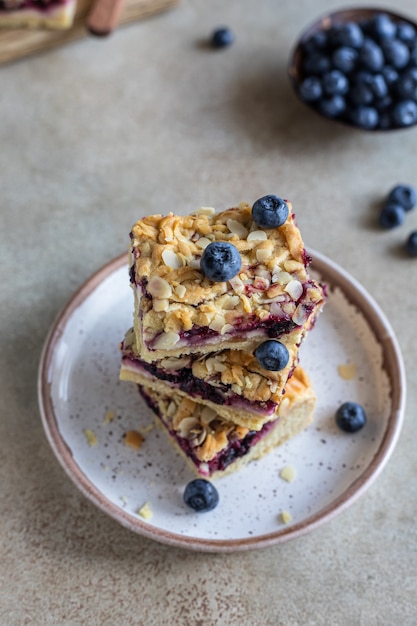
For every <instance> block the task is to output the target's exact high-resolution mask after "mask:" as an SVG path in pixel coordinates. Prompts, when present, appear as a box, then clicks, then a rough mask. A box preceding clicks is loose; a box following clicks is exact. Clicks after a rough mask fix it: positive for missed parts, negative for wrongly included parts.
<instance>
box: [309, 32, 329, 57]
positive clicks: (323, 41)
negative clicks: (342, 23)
mask: <svg viewBox="0 0 417 626" xmlns="http://www.w3.org/2000/svg"><path fill="white" fill-rule="evenodd" d="M326 45H327V33H326V31H324V30H318V31H317V32H316V33H314V34H313V35H311V37H309V38H308V39H307V40H306V41H305V42H304V43H303V50H304V52H305V53H306V54H311V53H312V52H317V51H318V50H322V49H323V48H325V47H326Z"/></svg>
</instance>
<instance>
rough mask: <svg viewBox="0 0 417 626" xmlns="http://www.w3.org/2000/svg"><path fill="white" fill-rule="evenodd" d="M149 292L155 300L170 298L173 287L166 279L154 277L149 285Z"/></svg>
mask: <svg viewBox="0 0 417 626" xmlns="http://www.w3.org/2000/svg"><path fill="white" fill-rule="evenodd" d="M147 290H148V292H149V293H150V294H151V296H153V297H154V298H169V297H171V296H172V287H171V285H170V284H169V282H167V281H166V280H165V279H164V278H161V277H160V276H154V277H153V278H151V280H150V281H149V283H148V286H147Z"/></svg>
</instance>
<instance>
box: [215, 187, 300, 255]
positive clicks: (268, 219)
mask: <svg viewBox="0 0 417 626" xmlns="http://www.w3.org/2000/svg"><path fill="white" fill-rule="evenodd" d="M288 213H289V209H288V205H287V203H286V202H285V200H283V199H282V198H279V197H278V196H274V195H269V196H263V198H259V200H257V201H256V202H255V204H254V205H253V207H252V217H253V219H254V222H255V224H257V225H258V226H259V228H278V227H279V226H282V225H283V224H284V222H285V221H286V219H287V217H288ZM207 247H208V246H207ZM206 249H207V248H206Z"/></svg>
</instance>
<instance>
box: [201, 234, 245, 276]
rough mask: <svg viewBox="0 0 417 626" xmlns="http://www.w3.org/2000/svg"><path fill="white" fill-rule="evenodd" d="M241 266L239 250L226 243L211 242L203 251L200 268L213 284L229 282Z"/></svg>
mask: <svg viewBox="0 0 417 626" xmlns="http://www.w3.org/2000/svg"><path fill="white" fill-rule="evenodd" d="M241 265H242V260H241V258H240V254H239V250H238V249H237V248H236V246H234V245H233V244H231V243H229V242H228V241H213V242H212V243H209V245H208V246H207V247H206V248H205V249H204V252H203V255H202V257H201V262H200V268H201V271H202V272H203V274H204V276H205V277H206V278H208V279H209V280H212V281H214V282H223V281H226V280H231V279H232V278H233V277H234V276H236V274H237V273H238V272H239V270H240V267H241Z"/></svg>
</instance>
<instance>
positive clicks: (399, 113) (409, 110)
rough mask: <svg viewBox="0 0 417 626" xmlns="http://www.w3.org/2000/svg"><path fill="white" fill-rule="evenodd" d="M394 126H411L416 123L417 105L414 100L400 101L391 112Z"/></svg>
mask: <svg viewBox="0 0 417 626" xmlns="http://www.w3.org/2000/svg"><path fill="white" fill-rule="evenodd" d="M392 120H393V122H394V125H395V126H411V125H412V124H415V123H416V122H417V104H416V103H415V102H414V100H401V102H398V103H397V104H396V105H395V106H394V108H393V110H392Z"/></svg>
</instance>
